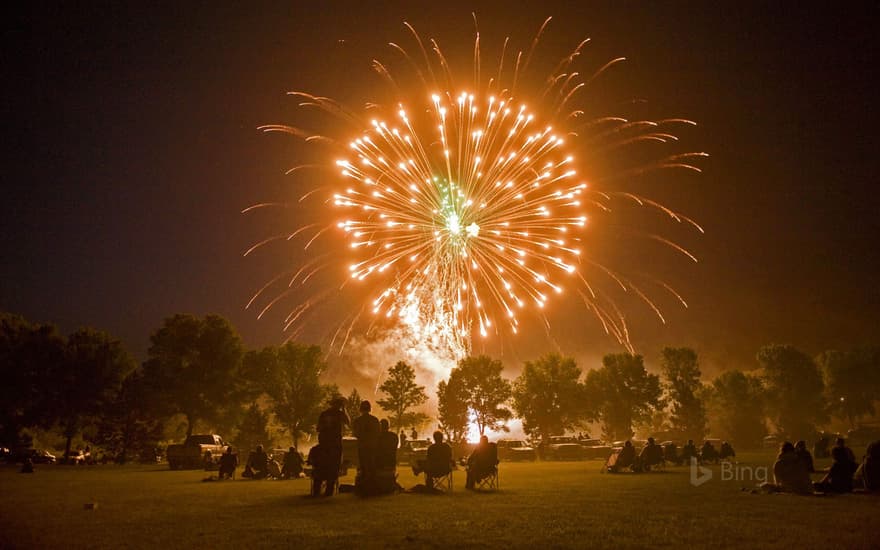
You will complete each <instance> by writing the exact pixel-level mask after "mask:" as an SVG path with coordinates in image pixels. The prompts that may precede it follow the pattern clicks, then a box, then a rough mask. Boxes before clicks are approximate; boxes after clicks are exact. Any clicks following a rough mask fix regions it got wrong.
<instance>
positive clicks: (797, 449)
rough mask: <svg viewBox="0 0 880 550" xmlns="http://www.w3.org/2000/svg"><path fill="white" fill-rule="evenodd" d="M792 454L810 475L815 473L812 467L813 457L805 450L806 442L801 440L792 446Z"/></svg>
mask: <svg viewBox="0 0 880 550" xmlns="http://www.w3.org/2000/svg"><path fill="white" fill-rule="evenodd" d="M794 454H796V455H797V457H798V459H800V460H801V461H802V462H803V463H804V466H806V467H807V471H808V472H810V473H811V474H812V473H814V472H815V471H816V468H815V467H814V466H813V455H811V454H810V451H808V450H807V442H806V441H804V440H803V439H802V440H800V441H798V442H797V443H795V444H794Z"/></svg>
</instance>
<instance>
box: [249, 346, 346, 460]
mask: <svg viewBox="0 0 880 550" xmlns="http://www.w3.org/2000/svg"><path fill="white" fill-rule="evenodd" d="M324 368H325V365H324V361H323V360H322V359H321V348H320V347H318V346H306V345H304V344H298V343H294V342H288V343H286V344H284V345H283V346H281V347H280V348H278V349H277V351H276V354H275V360H274V361H272V365H271V367H270V369H271V374H270V376H269V380H270V381H271V383H270V384H269V385H268V386H267V387H266V388H265V390H266V394H267V395H268V396H269V398H270V399H271V402H272V403H271V406H270V410H271V411H272V413H273V414H274V415H275V418H276V419H277V420H278V423H279V424H281V425H282V426H284V429H285V430H286V431H287V432H288V433H289V434H290V436H291V437H292V438H293V446H294V447H295V448H297V449H299V442H300V439H301V438H302V437H303V436H304V435H307V434H311V433H313V432H314V429H315V421H316V420H317V419H318V415H319V414H321V407H322V406H323V405H324V401H325V399H326V398H327V397H329V395H330V394H331V393H332V392H333V391H334V389H335V388H334V387H331V386H325V385H323V384H321V382H320V376H321V373H322V372H324ZM336 391H338V390H336Z"/></svg>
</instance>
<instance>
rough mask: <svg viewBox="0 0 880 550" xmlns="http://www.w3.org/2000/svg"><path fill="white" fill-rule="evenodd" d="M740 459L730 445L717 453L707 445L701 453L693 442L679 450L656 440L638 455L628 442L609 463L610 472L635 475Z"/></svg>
mask: <svg viewBox="0 0 880 550" xmlns="http://www.w3.org/2000/svg"><path fill="white" fill-rule="evenodd" d="M734 457H736V452H735V451H734V450H733V447H732V446H731V445H730V443H728V442H727V441H723V442H722V443H721V447H720V449H716V448H715V445H713V444H712V442H711V441H708V440H707V441H704V442H703V445H702V447H701V448H700V449H699V450H698V449H697V446H696V445H694V440H693V439H688V441H687V444H686V445H684V446H683V447H682V448H681V452H679V450H678V446H677V445H676V444H675V443H674V442H672V441H670V442H668V443H666V444H664V445H662V446H661V445H659V444H657V443H656V442H655V441H654V438H653V437H649V438H648V441H647V443H646V444H645V446H644V447H642V449H641V451H639V452H638V453H637V452H636V448H635V447H634V446H633V444H632V441H629V440H627V441H626V442H625V443H624V444H623V447H621V448H619V449H615V450H614V452H613V453H611V456H610V457H608V460H607V461H606V463H605V469H606V471H608V472H610V473H618V472H621V471H623V470H631V471H633V472H648V471H651V469H652V468H654V469H656V468H657V467H660V466H663V465H665V464H675V465H681V464H688V463H690V462H691V461H697V462H699V463H710V462H711V463H717V462H719V461H722V460H731V459H733V458H734Z"/></svg>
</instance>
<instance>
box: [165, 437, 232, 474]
mask: <svg viewBox="0 0 880 550" xmlns="http://www.w3.org/2000/svg"><path fill="white" fill-rule="evenodd" d="M225 450H226V443H225V442H224V441H223V438H222V437H220V436H219V435H216V434H200V435H191V436H188V437H187V438H186V441H184V442H183V443H182V444H180V443H179V444H176V445H168V449H166V451H165V456H166V457H167V458H168V467H169V468H171V469H172V470H178V469H181V468H189V469H195V468H204V467H205V465H206V463H207V462H208V461H210V462H211V464H218V463H219V461H220V455H222V454H223V452H224V451H225Z"/></svg>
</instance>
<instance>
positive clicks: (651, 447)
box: [639, 437, 663, 472]
mask: <svg viewBox="0 0 880 550" xmlns="http://www.w3.org/2000/svg"><path fill="white" fill-rule="evenodd" d="M662 463H663V449H662V448H661V447H660V445H657V444H656V443H654V438H653V437H649V438H648V443H647V444H646V445H645V447H644V448H643V449H642V452H641V453H639V466H640V468H641V469H642V470H644V471H646V472H649V471H651V466H657V465H658V464H662Z"/></svg>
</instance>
